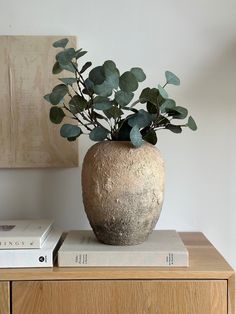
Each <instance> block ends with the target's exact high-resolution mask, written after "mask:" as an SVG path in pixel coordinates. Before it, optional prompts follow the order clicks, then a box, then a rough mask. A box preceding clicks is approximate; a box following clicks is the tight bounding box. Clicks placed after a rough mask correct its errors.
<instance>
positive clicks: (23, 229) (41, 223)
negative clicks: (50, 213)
mask: <svg viewBox="0 0 236 314" xmlns="http://www.w3.org/2000/svg"><path fill="white" fill-rule="evenodd" d="M52 224H53V222H52V221H51V220H46V219H44V220H42V219H41V220H0V250H5V249H38V248H41V247H42V245H43V242H44V241H45V239H46V238H47V236H48V233H49V232H50V230H51V228H52Z"/></svg>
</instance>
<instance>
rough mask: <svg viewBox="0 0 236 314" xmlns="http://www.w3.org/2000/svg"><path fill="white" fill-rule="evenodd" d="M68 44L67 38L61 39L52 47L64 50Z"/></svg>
mask: <svg viewBox="0 0 236 314" xmlns="http://www.w3.org/2000/svg"><path fill="white" fill-rule="evenodd" d="M68 42H69V39H68V38H62V39H60V40H57V41H55V42H54V43H53V44H52V45H53V47H55V48H65V47H66V45H67V44H68Z"/></svg>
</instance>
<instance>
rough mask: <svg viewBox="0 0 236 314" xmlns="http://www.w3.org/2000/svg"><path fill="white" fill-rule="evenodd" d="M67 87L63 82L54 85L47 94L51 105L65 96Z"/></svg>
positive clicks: (57, 102)
mask: <svg viewBox="0 0 236 314" xmlns="http://www.w3.org/2000/svg"><path fill="white" fill-rule="evenodd" d="M67 92H68V89H67V86H66V85H64V84H59V85H57V86H55V87H54V88H53V90H52V92H51V94H50V96H49V99H50V102H51V104H52V105H57V104H59V102H60V101H61V100H62V99H63V98H64V97H65V95H66V94H67Z"/></svg>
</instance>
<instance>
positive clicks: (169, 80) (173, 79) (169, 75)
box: [165, 71, 180, 85]
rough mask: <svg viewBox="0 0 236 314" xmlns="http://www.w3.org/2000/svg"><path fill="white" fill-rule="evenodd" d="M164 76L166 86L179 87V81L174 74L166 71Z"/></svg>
mask: <svg viewBox="0 0 236 314" xmlns="http://www.w3.org/2000/svg"><path fill="white" fill-rule="evenodd" d="M165 76H166V83H167V84H172V85H180V79H179V78H178V77H177V76H176V75H175V74H174V73H172V72H170V71H166V72H165Z"/></svg>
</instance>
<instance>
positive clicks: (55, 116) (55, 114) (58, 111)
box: [49, 106, 65, 124]
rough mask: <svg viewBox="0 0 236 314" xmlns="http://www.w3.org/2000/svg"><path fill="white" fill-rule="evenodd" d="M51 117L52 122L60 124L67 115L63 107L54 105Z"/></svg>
mask: <svg viewBox="0 0 236 314" xmlns="http://www.w3.org/2000/svg"><path fill="white" fill-rule="evenodd" d="M49 117H50V120H51V122H53V123H55V124H59V123H61V122H62V120H63V118H64V117H65V113H64V111H63V110H62V108H59V107H56V106H53V107H51V109H50V113H49Z"/></svg>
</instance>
